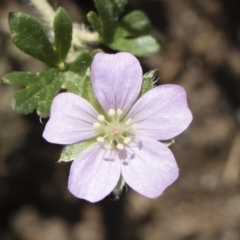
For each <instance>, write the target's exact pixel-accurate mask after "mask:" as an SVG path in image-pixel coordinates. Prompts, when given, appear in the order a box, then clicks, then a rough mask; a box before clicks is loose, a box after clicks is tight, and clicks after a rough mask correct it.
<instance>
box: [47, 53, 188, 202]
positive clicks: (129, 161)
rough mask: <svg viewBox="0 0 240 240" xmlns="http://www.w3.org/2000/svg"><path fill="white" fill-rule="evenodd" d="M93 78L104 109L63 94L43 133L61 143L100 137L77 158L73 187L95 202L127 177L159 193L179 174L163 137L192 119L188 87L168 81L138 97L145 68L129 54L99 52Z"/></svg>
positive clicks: (132, 183) (145, 189) (149, 191)
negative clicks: (187, 94)
mask: <svg viewBox="0 0 240 240" xmlns="http://www.w3.org/2000/svg"><path fill="white" fill-rule="evenodd" d="M91 80H92V85H93V89H94V92H95V95H96V97H97V100H98V101H99V104H100V105H101V107H102V109H103V110H104V112H105V113H104V114H103V113H99V112H98V111H97V110H96V109H94V107H93V106H92V105H91V104H90V103H89V102H87V101H86V100H85V99H83V98H82V97H79V96H77V95H74V94H72V93H62V94H59V95H58V96H57V97H56V98H55V99H54V101H53V103H52V107H51V115H50V120H49V121H48V123H47V125H46V128H45V131H44V133H43V137H44V138H45V139H46V140H47V141H49V142H52V143H58V144H67V145H68V144H74V143H77V142H81V141H85V140H88V139H90V138H95V139H96V142H95V143H93V144H92V145H90V146H89V147H88V148H87V149H85V150H83V151H82V152H81V153H80V154H79V155H78V156H77V158H76V159H75V160H74V161H73V163H72V166H71V170H70V176H69V184H68V187H69V190H70V192H71V193H72V194H73V195H75V196H76V197H78V198H83V199H86V200H88V201H90V202H96V201H99V200H101V199H103V198H104V197H105V196H107V195H108V194H109V193H111V192H112V191H113V190H114V188H115V187H116V185H117V183H118V181H119V179H120V177H121V176H122V177H123V178H124V180H125V182H126V183H127V184H128V185H129V186H130V187H131V188H133V189H134V190H135V191H137V192H139V193H140V194H142V195H144V196H146V197H149V198H155V197H158V196H159V195H160V194H161V193H162V192H163V191H164V190H165V188H166V187H168V186H169V185H170V184H172V183H173V182H174V181H175V180H176V179H177V177H178V167H177V164H176V161H175V159H174V156H173V154H172V152H171V151H170V150H169V149H168V147H167V146H166V145H164V144H163V143H161V142H159V140H168V139H172V138H174V137H175V136H177V135H178V134H180V133H181V132H182V131H184V130H185V129H186V128H187V127H188V125H189V124H190V122H191V121H192V114H191V112H190V110H189V108H188V105H187V100H186V92H185V90H184V89H183V88H182V87H181V86H178V85H173V84H166V85H162V86H158V87H155V88H153V89H152V90H150V91H148V92H147V93H145V94H144V95H143V96H142V97H140V98H139V93H140V90H141V86H142V69H141V66H140V64H139V61H138V60H137V59H136V58H135V57H134V56H133V55H131V54H129V53H117V54H105V53H98V54H96V55H95V57H94V60H93V63H92V66H91ZM138 98H139V99H138Z"/></svg>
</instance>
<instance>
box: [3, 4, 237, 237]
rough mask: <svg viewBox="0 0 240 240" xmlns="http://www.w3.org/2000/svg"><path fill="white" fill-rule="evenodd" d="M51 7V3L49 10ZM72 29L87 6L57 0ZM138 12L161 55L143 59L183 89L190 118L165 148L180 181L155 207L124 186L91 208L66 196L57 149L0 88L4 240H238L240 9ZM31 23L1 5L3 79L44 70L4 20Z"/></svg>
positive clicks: (166, 7) (158, 7)
mask: <svg viewBox="0 0 240 240" xmlns="http://www.w3.org/2000/svg"><path fill="white" fill-rule="evenodd" d="M54 4H55V6H57V3H56V2H54ZM59 4H60V5H62V6H64V7H65V8H66V9H67V11H68V12H69V13H70V14H71V16H72V19H73V20H74V21H79V22H81V21H84V22H86V18H85V17H84V14H85V13H86V12H88V11H90V10H92V9H93V4H92V1H87V0H84V1H83V0H82V1H77V0H76V1H73V0H68V1H67V0H65V1H64V0H61V1H59ZM134 9H142V10H144V11H145V12H146V14H147V15H148V16H149V18H150V19H151V21H152V23H153V34H154V35H155V36H156V37H157V38H159V39H160V40H161V42H162V50H161V52H160V53H158V54H155V55H154V56H151V57H149V58H141V59H140V60H141V63H142V66H143V68H144V71H145V72H146V71H149V70H150V69H158V72H157V74H158V78H159V84H165V83H176V84H180V85H182V86H183V87H185V89H186V91H187V93H188V101H189V106H190V109H191V110H192V112H193V116H194V120H193V122H192V124H191V125H190V127H189V128H188V129H187V130H186V131H185V132H184V133H183V134H181V135H180V136H178V137H177V138H176V140H177V142H176V143H175V144H174V145H173V146H172V147H171V149H172V151H173V153H174V155H175V157H176V159H177V162H178V164H179V168H180V177H179V179H178V180H177V181H176V182H175V183H174V184H173V185H172V186H171V187H170V188H168V189H167V190H166V191H165V193H164V194H163V195H162V196H161V197H159V198H157V199H154V200H150V199H147V198H145V197H143V196H140V195H139V194H137V193H136V192H134V191H132V190H131V189H129V188H128V190H127V192H124V193H123V194H122V196H121V198H120V200H119V201H112V200H113V196H109V197H107V198H106V199H105V200H103V201H101V202H99V203H96V204H90V203H88V202H86V201H84V200H79V199H76V198H74V197H73V196H72V195H71V194H70V193H69V192H68V190H67V179H68V171H69V167H70V163H62V164H56V161H57V160H58V157H59V155H60V152H61V149H62V148H61V146H57V145H53V144H49V143H47V142H45V141H44V140H43V138H42V136H41V135H42V132H43V129H44V124H45V123H46V121H44V124H43V125H42V124H41V123H40V122H39V119H38V117H37V116H36V114H35V113H34V114H30V115H28V116H22V115H19V114H18V113H16V112H15V111H13V110H12V109H11V107H10V98H11V95H12V94H13V93H14V92H15V90H16V89H15V87H12V86H6V85H4V84H3V83H2V82H1V83H0V126H1V129H0V239H1V240H239V239H240V191H239V170H240V129H239V120H240V110H239V107H240V1H238V0H181V1H179V0H149V1H147V0H131V1H130V2H129V4H128V6H127V8H126V12H128V11H130V10H134ZM17 11H23V12H26V13H30V14H33V15H35V16H37V13H36V11H35V10H34V9H33V8H32V7H31V6H30V5H29V4H28V3H27V2H26V1H25V2H24V1H17V0H5V1H4V0H1V1H0V50H1V51H0V76H3V74H5V73H7V72H9V71H13V70H15V71H16V70H17V71H37V70H40V69H42V68H43V64H42V63H41V62H38V61H35V60H33V59H32V58H30V57H28V56H26V55H25V54H23V53H21V52H20V51H19V50H18V49H17V48H16V47H15V46H13V44H12V43H11V42H10V33H9V29H8V24H7V21H8V20H7V17H8V13H9V12H17Z"/></svg>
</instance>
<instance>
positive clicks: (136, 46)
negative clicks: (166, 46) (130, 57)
mask: <svg viewBox="0 0 240 240" xmlns="http://www.w3.org/2000/svg"><path fill="white" fill-rule="evenodd" d="M109 47H111V48H112V49H114V50H118V51H124V52H130V53H132V54H134V55H136V56H139V57H141V56H149V55H151V54H153V53H156V52H158V51H159V50H160V46H159V44H158V41H157V40H156V39H155V38H153V37H151V36H149V35H146V36H142V37H136V38H118V39H116V40H115V41H114V42H113V43H111V44H109Z"/></svg>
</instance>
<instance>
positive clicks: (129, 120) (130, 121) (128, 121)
mask: <svg viewBox="0 0 240 240" xmlns="http://www.w3.org/2000/svg"><path fill="white" fill-rule="evenodd" d="M125 123H126V125H127V126H129V125H130V124H131V123H132V119H131V118H129V119H128V120H127V121H126V122H125Z"/></svg>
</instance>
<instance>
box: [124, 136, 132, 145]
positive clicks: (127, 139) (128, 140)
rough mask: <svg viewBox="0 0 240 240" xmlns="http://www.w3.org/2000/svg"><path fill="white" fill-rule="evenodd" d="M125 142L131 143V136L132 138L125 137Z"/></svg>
mask: <svg viewBox="0 0 240 240" xmlns="http://www.w3.org/2000/svg"><path fill="white" fill-rule="evenodd" d="M123 142H124V143H125V144H128V143H130V142H131V138H130V137H126V138H124V140H123Z"/></svg>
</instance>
